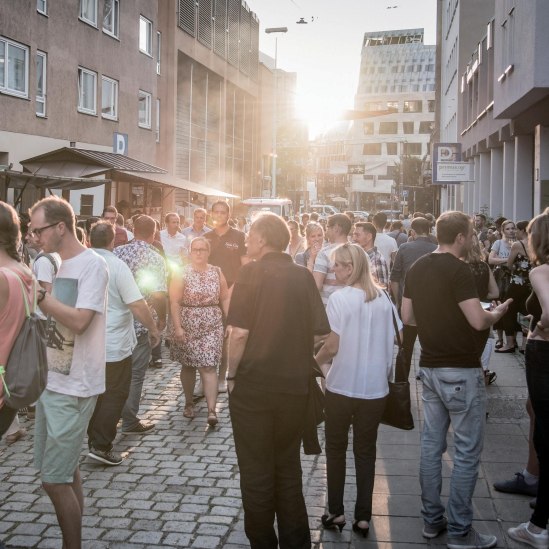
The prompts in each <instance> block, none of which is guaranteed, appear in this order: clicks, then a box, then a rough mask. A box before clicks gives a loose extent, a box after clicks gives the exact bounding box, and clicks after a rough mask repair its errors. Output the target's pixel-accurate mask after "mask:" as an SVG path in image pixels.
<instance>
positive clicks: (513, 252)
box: [507, 242, 522, 269]
mask: <svg viewBox="0 0 549 549" xmlns="http://www.w3.org/2000/svg"><path fill="white" fill-rule="evenodd" d="M521 251H522V245H521V243H520V242H513V245H512V246H511V253H510V254H509V257H508V258H507V267H509V269H510V268H511V267H512V266H513V263H514V262H515V259H516V258H517V255H518V254H519V252H521Z"/></svg>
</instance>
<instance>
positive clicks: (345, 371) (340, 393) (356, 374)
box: [315, 244, 402, 537]
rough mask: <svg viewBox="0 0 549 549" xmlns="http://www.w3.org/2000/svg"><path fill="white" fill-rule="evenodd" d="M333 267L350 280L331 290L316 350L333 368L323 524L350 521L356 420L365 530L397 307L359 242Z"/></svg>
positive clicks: (358, 519)
mask: <svg viewBox="0 0 549 549" xmlns="http://www.w3.org/2000/svg"><path fill="white" fill-rule="evenodd" d="M334 271H335V275H336V278H337V280H338V282H340V283H342V284H345V287H344V288H342V289H341V290H338V291H336V292H334V293H333V294H332V295H331V296H330V299H329V301H328V306H327V309H326V312H327V313H328V319H329V321H330V326H331V329H332V331H331V333H330V335H329V336H328V337H327V339H326V342H325V344H324V346H323V347H322V348H321V349H320V351H319V352H318V354H317V355H316V357H315V360H316V361H317V363H318V364H319V365H321V368H322V370H323V372H324V374H325V375H326V458H327V477H328V514H326V515H323V517H322V524H323V526H324V527H325V528H339V530H340V531H341V530H342V529H343V526H344V525H345V514H344V507H343V492H344V486H345V467H346V463H345V454H346V451H347V445H348V436H349V427H350V426H351V425H352V426H353V452H354V456H355V468H356V485H357V497H356V504H355V509H354V521H353V530H354V531H356V532H358V533H360V534H362V535H363V536H364V537H366V536H367V535H368V531H369V522H370V519H371V517H372V492H373V488H374V475H375V461H376V441H377V430H378V427H379V422H380V420H381V416H382V414H383V410H384V408H385V399H386V396H387V394H388V393H389V384H388V378H389V377H390V374H391V368H392V363H393V349H394V347H393V346H394V337H395V330H394V327H393V313H394V314H396V311H395V309H394V307H393V304H392V303H391V301H390V299H389V296H388V295H387V294H386V293H385V292H384V291H383V290H382V289H381V288H380V287H379V286H378V285H377V284H376V283H375V282H374V280H373V279H372V276H371V273H370V264H369V261H368V257H367V255H366V253H365V252H364V251H363V250H362V248H361V247H360V246H357V245H356V244H342V245H341V246H339V247H337V248H336V249H335V250H334ZM396 318H397V321H398V326H399V329H402V323H401V322H400V320H398V317H396ZM332 358H333V362H332V365H331V366H330V365H329V364H328V362H329V361H330V359H332Z"/></svg>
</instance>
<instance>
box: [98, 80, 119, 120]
mask: <svg viewBox="0 0 549 549" xmlns="http://www.w3.org/2000/svg"><path fill="white" fill-rule="evenodd" d="M101 116H102V117H103V118H108V119H110V120H117V119H118V82H117V81H116V80H113V79H112V78H108V77H106V76H102V77H101Z"/></svg>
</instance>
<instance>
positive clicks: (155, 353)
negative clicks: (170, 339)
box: [151, 338, 162, 362]
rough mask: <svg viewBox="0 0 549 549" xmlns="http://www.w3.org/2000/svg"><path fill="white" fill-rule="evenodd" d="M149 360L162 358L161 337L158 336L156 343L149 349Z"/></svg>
mask: <svg viewBox="0 0 549 549" xmlns="http://www.w3.org/2000/svg"><path fill="white" fill-rule="evenodd" d="M151 360H152V361H153V362H154V361H155V360H162V338H160V341H159V342H158V345H157V346H156V347H154V348H153V349H151Z"/></svg>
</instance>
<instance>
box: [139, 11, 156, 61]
mask: <svg viewBox="0 0 549 549" xmlns="http://www.w3.org/2000/svg"><path fill="white" fill-rule="evenodd" d="M152 26H153V24H152V21H149V20H148V19H147V18H146V17H143V16H142V15H140V16H139V51H140V52H142V53H145V54H147V55H150V56H151V57H152Z"/></svg>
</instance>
